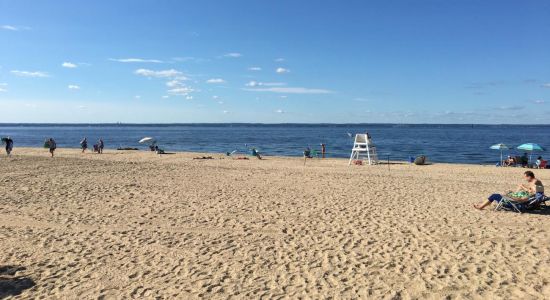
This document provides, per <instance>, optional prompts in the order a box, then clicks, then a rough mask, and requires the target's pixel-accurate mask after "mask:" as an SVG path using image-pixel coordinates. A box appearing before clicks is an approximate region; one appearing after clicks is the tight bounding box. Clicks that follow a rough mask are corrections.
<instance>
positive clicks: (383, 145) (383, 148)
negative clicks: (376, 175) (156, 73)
mask: <svg viewBox="0 0 550 300" xmlns="http://www.w3.org/2000/svg"><path fill="white" fill-rule="evenodd" d="M365 131H368V132H369V133H371V135H372V138H373V141H374V143H375V144H376V145H377V148H378V152H379V155H380V156H381V157H382V158H384V159H387V157H388V156H389V157H390V159H391V160H407V159H408V158H409V157H410V156H416V155H422V154H423V155H426V156H428V158H429V160H431V161H433V162H460V163H473V164H479V163H481V164H492V163H495V162H496V161H497V160H498V157H499V155H500V153H499V152H498V151H496V150H490V149H489V147H490V146H491V145H492V144H496V143H501V142H502V143H505V144H507V145H509V146H511V147H516V146H518V145H519V144H522V143H538V144H540V145H541V146H543V147H550V126H544V125H532V126H527V125H402V124H307V125H305V124H277V125H275V124H174V125H150V124H147V125H145V124H132V125H127V124H120V125H119V124H71V125H68V124H55V125H54V124H0V136H11V137H12V138H13V139H14V142H15V147H17V146H26V147H41V146H42V144H43V142H44V140H45V139H46V138H47V137H53V138H54V139H55V140H56V141H57V144H58V146H59V147H70V148H78V147H79V142H80V140H81V139H82V138H83V137H87V138H88V141H89V146H90V147H91V145H93V144H94V143H95V142H96V141H97V139H99V138H103V140H104V141H105V146H106V148H117V147H136V148H140V149H145V147H144V146H143V145H140V144H139V143H138V141H139V140H140V139H141V138H143V137H145V136H152V137H155V138H156V139H157V140H158V141H159V145H160V146H161V148H164V149H165V150H167V151H196V152H231V151H233V150H238V151H239V152H247V150H246V149H247V148H249V147H256V148H257V149H259V150H260V151H261V152H262V153H263V154H266V155H286V156H301V155H302V151H303V150H304V148H306V147H311V148H312V149H320V144H321V143H324V144H326V145H327V152H328V156H329V157H349V154H350V149H351V147H352V143H353V139H352V138H351V137H350V136H349V135H348V133H351V134H355V133H362V132H365ZM511 153H518V154H519V153H520V152H518V151H515V150H511ZM536 154H537V155H538V153H536ZM540 154H541V155H542V156H545V155H546V154H547V153H545V152H542V153H540Z"/></svg>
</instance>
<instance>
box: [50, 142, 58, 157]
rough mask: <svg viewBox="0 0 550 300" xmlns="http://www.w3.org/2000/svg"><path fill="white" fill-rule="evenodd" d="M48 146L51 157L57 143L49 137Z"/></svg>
mask: <svg viewBox="0 0 550 300" xmlns="http://www.w3.org/2000/svg"><path fill="white" fill-rule="evenodd" d="M48 148H49V149H50V154H51V155H52V157H53V153H54V152H55V149H57V144H56V143H55V140H54V139H53V138H50V139H49V140H48Z"/></svg>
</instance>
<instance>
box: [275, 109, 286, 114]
mask: <svg viewBox="0 0 550 300" xmlns="http://www.w3.org/2000/svg"><path fill="white" fill-rule="evenodd" d="M275 112H276V113H278V114H284V113H285V111H284V110H282V109H277V110H276V111H275Z"/></svg>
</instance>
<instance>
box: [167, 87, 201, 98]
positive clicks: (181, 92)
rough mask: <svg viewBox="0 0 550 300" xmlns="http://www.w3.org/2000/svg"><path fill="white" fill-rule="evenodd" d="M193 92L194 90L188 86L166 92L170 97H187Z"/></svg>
mask: <svg viewBox="0 0 550 300" xmlns="http://www.w3.org/2000/svg"><path fill="white" fill-rule="evenodd" d="M194 91H195V90H194V89H192V88H190V87H188V86H182V87H177V88H173V89H170V90H168V93H169V94H171V95H177V96H187V95H189V93H192V92H194Z"/></svg>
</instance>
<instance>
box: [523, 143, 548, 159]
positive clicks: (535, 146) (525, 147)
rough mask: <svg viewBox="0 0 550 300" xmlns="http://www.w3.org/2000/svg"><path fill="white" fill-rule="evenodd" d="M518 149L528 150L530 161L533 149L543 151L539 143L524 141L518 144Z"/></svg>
mask: <svg viewBox="0 0 550 300" xmlns="http://www.w3.org/2000/svg"><path fill="white" fill-rule="evenodd" d="M518 149H519V150H523V151H529V161H531V154H533V151H545V150H544V148H542V147H541V146H540V145H539V144H535V143H525V144H521V145H519V146H518Z"/></svg>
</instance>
